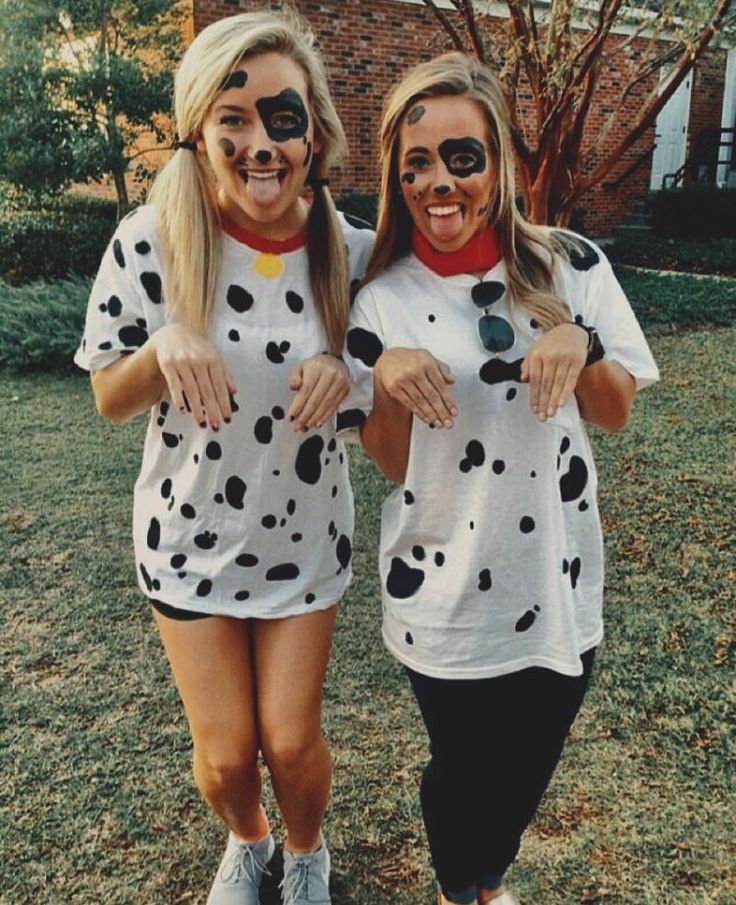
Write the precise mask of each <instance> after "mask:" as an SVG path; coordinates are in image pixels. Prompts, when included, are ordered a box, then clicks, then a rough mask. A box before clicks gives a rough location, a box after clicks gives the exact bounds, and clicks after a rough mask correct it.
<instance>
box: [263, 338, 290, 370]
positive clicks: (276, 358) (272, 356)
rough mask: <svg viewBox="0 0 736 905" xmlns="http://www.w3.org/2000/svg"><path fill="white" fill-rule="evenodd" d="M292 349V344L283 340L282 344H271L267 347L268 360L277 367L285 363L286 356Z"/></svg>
mask: <svg viewBox="0 0 736 905" xmlns="http://www.w3.org/2000/svg"><path fill="white" fill-rule="evenodd" d="M290 348H291V343H290V342H288V341H287V340H283V341H282V342H280V343H275V342H270V343H268V344H267V345H266V358H267V359H268V360H269V361H270V362H273V364H275V365H280V364H282V363H283V362H284V360H285V359H284V356H285V355H286V353H287V352H288V351H289V349H290Z"/></svg>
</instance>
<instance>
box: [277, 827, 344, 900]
mask: <svg viewBox="0 0 736 905" xmlns="http://www.w3.org/2000/svg"><path fill="white" fill-rule="evenodd" d="M281 892H282V895H283V905H317V903H319V905H330V903H331V902H332V899H330V853H329V852H328V851H327V846H326V845H325V840H324V839H322V842H321V844H320V847H319V848H318V849H317V851H316V852H310V853H309V854H308V855H292V854H291V852H289V851H287V850H286V849H284V879H283V880H282V882H281Z"/></svg>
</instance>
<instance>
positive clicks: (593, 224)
mask: <svg viewBox="0 0 736 905" xmlns="http://www.w3.org/2000/svg"><path fill="white" fill-rule="evenodd" d="M293 5H294V6H296V7H297V8H298V9H299V11H300V12H301V14H302V15H303V16H304V17H305V18H306V19H307V20H308V21H309V23H310V25H311V26H312V28H313V30H314V32H315V34H316V36H317V38H318V40H319V43H320V46H321V49H322V53H323V56H324V59H325V62H326V64H327V68H328V72H329V76H330V87H331V91H332V95H333V98H334V100H335V104H336V107H337V109H338V112H339V114H340V117H341V119H342V122H343V125H344V127H345V131H346V133H347V137H348V143H349V147H350V157H349V159H348V161H346V165H345V167H344V170H343V172H342V173H341V174H339V175H337V176H336V177H335V178H333V180H332V188H333V190H334V193H335V194H336V195H338V194H340V193H341V192H346V191H360V192H374V191H376V189H377V187H378V148H377V145H378V139H377V136H378V128H379V123H380V118H381V107H382V102H383V98H384V97H385V95H386V94H387V93H388V91H389V89H390V88H391V86H392V85H393V84H395V83H396V81H398V79H399V78H400V77H401V76H402V75H403V74H404V72H406V70H407V69H409V68H411V66H413V65H415V64H416V63H418V62H420V61H422V60H427V59H430V58H431V57H433V56H435V55H436V54H437V53H440V52H442V51H443V50H447V49H451V48H450V46H449V42H448V39H447V38H446V36H445V35H444V33H443V32H442V31H441V29H440V28H439V26H438V25H437V23H436V21H435V20H434V18H433V17H432V15H431V13H430V12H429V11H428V10H427V9H426V7H424V5H419V4H411V3H401V2H398V0H371V2H365V0H293ZM281 6H282V3H281V2H280V0H194V30H195V31H196V32H199V31H201V29H202V28H204V27H205V26H207V25H209V24H210V23H212V22H214V21H216V20H218V19H221V18H223V17H224V16H230V15H234V14H237V13H239V12H246V11H249V10H253V9H261V10H262V9H268V8H270V9H274V10H278V9H279V8H280V7H281ZM500 25H501V23H500V22H499V25H498V27H500ZM611 40H612V41H614V42H615V41H619V40H621V39H620V38H615V37H614V38H612V39H611ZM640 51H641V47H637V45H636V43H635V44H634V46H633V48H632V52H633V53H634V54H637V53H639V52H640ZM711 56H713V57H714V58H716V59H715V61H711V59H710V57H709V58H708V61H707V63H706V65H705V66H704V67H703V73H702V76H701V77H700V78H697V77H696V85H699V86H701V87H698V88H697V90H696V91H695V92H694V93H693V98H692V103H691V124H692V127H693V128H697V129H700V128H703V127H704V126H703V125H702V124H703V123H706V122H708V123H709V122H711V121H716V120H718V121H719V120H720V110H721V107H720V102H718V103H717V104H716V103H715V102H714V93H715V87H714V86H715V85H716V84H717V83H718V79H719V75H718V72H719V66H720V69H721V74H720V91H721V96H722V91H723V68H724V66H725V62H724V61H723V60H721V61H720V63H719V62H718V60H719V59H720V57H718V55H717V54H712V55H711ZM618 59H619V63H618V64H616V65H613V66H607V67H605V68H604V71H603V72H602V74H601V78H600V88H599V90H598V91H597V92H596V95H595V98H594V103H595V108H594V109H593V110H592V111H591V113H590V115H589V119H588V124H587V131H586V140H587V141H592V140H593V139H594V138H595V136H597V135H598V133H599V132H600V129H601V127H602V125H603V123H604V122H605V119H606V117H607V115H608V114H609V113H610V112H611V110H612V108H613V105H614V103H615V101H616V99H617V97H618V94H619V92H620V89H621V86H622V85H623V84H626V81H625V72H624V69H625V66H626V61H625V58H624V56H623V55H622V56H621V57H620V58H618ZM617 67H618V68H617ZM651 84H653V83H650V84H649V85H647V84H642V85H641V86H640V88H639V90H638V94H637V93H635V94H634V95H632V102H634V103H635V101H636V99H637V98H638V97H641V96H642V95H643V94H644V92H645V91H647V90H648V89H649V87H650V86H651ZM527 95H528V92H527ZM519 96H520V98H521V102H522V110H523V107H524V91H523V87H522V89H521V90H520V92H519ZM526 100H527V107H529V108H530V105H529V103H528V101H529V100H530V95H528V96H527V98H526ZM529 113H530V110H528V111H527V112H526V115H525V123H526V126H527V128H530V129H533V128H534V123H533V119H532V118H531V116H530V115H529ZM716 124H717V123H716ZM625 127H626V117H620V118H619V121H618V122H617V124H616V125H615V126H614V128H613V129H612V130H611V133H610V135H609V137H608V143H609V144H608V147H610V144H611V143H613V142H616V141H617V140H618V139H620V137H621V136H622V134H623V133H624V131H625ZM653 143H654V127H653V126H652V127H651V128H650V129H649V130H648V131H647V133H646V134H645V135H644V136H642V138H641V139H640V140H639V142H638V143H637V144H636V145H635V146H634V147H633V148H632V149H630V150H629V152H627V154H625V155H623V156H622V158H621V159H620V160H619V161H618V162H617V164H616V166H615V167H614V168H613V169H612V170H611V172H610V173H609V174H608V176H607V177H606V180H605V183H604V184H603V185H598V186H596V187H595V188H593V189H591V190H590V191H589V192H588V193H587V194H586V195H585V196H584V197H583V198H582V199H581V201H580V211H579V215H578V218H576V221H575V222H576V225H577V228H583V229H584V231H585V233H586V234H587V235H589V236H595V237H603V236H606V235H609V234H610V232H611V230H612V229H613V227H614V226H615V225H617V224H618V223H620V222H621V221H622V220H623V219H624V217H625V216H626V214H627V213H629V212H630V211H632V210H633V209H634V208H635V207H636V205H637V204H638V202H639V201H640V200H641V199H642V198H644V197H645V195H646V193H647V191H648V188H649V178H650V158H648V157H646V153H647V151H648V150H649V149H650V148H651V146H652V145H653ZM637 161H640V162H639V164H638V165H637ZM629 171H631V172H629Z"/></svg>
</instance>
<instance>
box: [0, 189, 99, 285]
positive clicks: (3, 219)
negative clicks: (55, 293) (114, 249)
mask: <svg viewBox="0 0 736 905" xmlns="http://www.w3.org/2000/svg"><path fill="white" fill-rule="evenodd" d="M114 231H115V207H114V205H112V206H111V205H110V203H109V202H105V201H101V200H100V199H97V198H82V197H74V196H71V197H70V198H67V199H64V200H63V201H58V202H52V203H51V204H49V205H48V207H46V208H45V209H44V210H37V211H36V210H17V209H12V208H4V209H2V210H0V278H2V279H4V280H5V281H6V282H8V283H13V284H19V283H30V282H32V281H34V280H56V279H63V278H65V277H67V276H70V275H72V274H76V275H78V276H91V275H92V274H94V273H95V272H96V271H97V268H98V267H99V265H100V260H101V258H102V254H103V252H104V250H105V248H106V246H107V243H108V242H109V241H110V237H111V236H112V234H113V232H114Z"/></svg>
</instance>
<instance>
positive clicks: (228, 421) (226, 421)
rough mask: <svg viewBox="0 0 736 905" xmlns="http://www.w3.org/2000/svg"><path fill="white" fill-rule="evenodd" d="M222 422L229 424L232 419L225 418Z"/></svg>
mask: <svg viewBox="0 0 736 905" xmlns="http://www.w3.org/2000/svg"><path fill="white" fill-rule="evenodd" d="M224 420H225V424H230V422H231V420H232V419H231V418H225V419H224Z"/></svg>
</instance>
